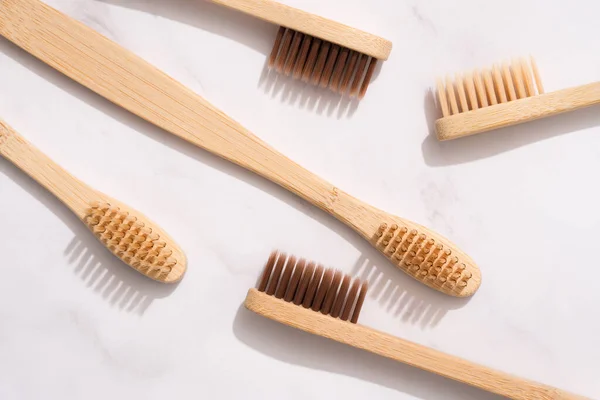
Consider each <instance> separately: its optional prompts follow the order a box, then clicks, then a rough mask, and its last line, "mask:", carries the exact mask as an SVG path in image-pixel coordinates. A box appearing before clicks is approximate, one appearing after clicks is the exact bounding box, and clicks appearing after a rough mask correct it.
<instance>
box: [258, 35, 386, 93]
mask: <svg viewBox="0 0 600 400" xmlns="http://www.w3.org/2000/svg"><path fill="white" fill-rule="evenodd" d="M268 66H269V68H273V69H275V70H276V71H277V72H280V73H283V74H285V75H288V76H292V77H293V78H294V79H301V80H302V81H303V82H310V83H311V84H313V85H316V86H319V87H322V88H329V89H330V90H332V91H334V92H336V93H339V94H341V95H345V94H347V95H349V96H351V97H358V98H363V97H364V95H365V94H366V92H367V89H368V87H369V84H370V82H371V79H372V78H373V74H374V73H375V68H376V66H377V59H375V58H373V57H370V56H368V55H366V54H362V53H359V52H357V51H354V50H351V49H349V48H346V47H343V46H340V45H338V44H335V43H331V42H328V41H326V40H321V39H318V38H315V37H312V36H310V35H307V34H304V33H302V32H298V31H295V30H293V29H289V28H285V27H280V28H279V30H278V32H277V36H276V38H275V43H274V44H273V49H272V50H271V54H270V56H269V61H268Z"/></svg>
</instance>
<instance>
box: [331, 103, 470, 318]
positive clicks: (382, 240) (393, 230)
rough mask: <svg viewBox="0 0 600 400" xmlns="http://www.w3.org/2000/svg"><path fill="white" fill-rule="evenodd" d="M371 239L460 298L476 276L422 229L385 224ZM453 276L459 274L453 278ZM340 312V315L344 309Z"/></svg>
mask: <svg viewBox="0 0 600 400" xmlns="http://www.w3.org/2000/svg"><path fill="white" fill-rule="evenodd" d="M448 111H450V110H448ZM372 240H373V242H374V244H375V246H376V247H377V248H378V249H379V250H381V251H382V252H383V253H384V254H385V255H386V256H387V257H388V258H389V259H390V260H391V261H392V262H393V263H394V264H396V265H397V266H398V267H400V268H401V269H403V270H404V271H405V272H407V273H409V274H410V275H411V276H413V277H414V278H416V279H418V280H420V281H422V282H424V283H426V284H427V285H429V286H432V287H434V288H436V289H438V290H442V291H450V292H452V293H454V294H456V295H460V292H461V291H462V290H463V289H464V288H465V287H466V286H468V284H467V285H464V286H463V285H462V284H461V285H457V283H458V282H459V281H464V282H468V281H469V280H470V279H471V278H472V275H473V274H472V273H471V272H470V271H466V268H467V264H466V263H465V261H466V260H465V259H464V258H463V255H461V254H459V253H458V252H453V251H452V250H451V249H450V248H449V247H447V246H445V245H443V244H442V243H440V242H439V241H437V240H436V239H434V238H432V237H430V236H429V235H428V234H427V233H425V232H423V231H421V230H420V229H413V228H408V227H407V226H401V225H400V224H398V223H391V224H388V223H382V224H381V225H379V228H378V229H377V230H376V231H375V232H374V234H373V239H372ZM470 264H472V263H470ZM453 274H458V275H457V276H456V278H452V277H453V276H454V275H453ZM451 280H453V281H454V283H452V282H450V281H451ZM448 285H449V286H448ZM336 306H337V307H341V305H337V304H336V305H334V311H335V308H336ZM338 312H341V308H340V311H338Z"/></svg>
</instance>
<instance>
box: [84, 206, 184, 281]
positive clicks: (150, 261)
mask: <svg viewBox="0 0 600 400" xmlns="http://www.w3.org/2000/svg"><path fill="white" fill-rule="evenodd" d="M83 220H84V222H85V223H86V225H87V226H88V227H89V228H90V230H91V231H92V232H93V233H94V235H95V236H96V237H97V238H98V239H99V240H100V241H101V242H102V243H103V244H104V245H105V246H106V247H107V248H108V249H109V250H110V251H112V252H113V254H115V255H116V256H117V257H119V258H120V259H121V260H123V261H124V262H125V263H126V264H128V265H130V266H131V267H133V268H135V269H136V270H138V271H139V272H141V273H143V274H144V275H147V276H149V277H151V278H153V279H157V280H162V279H163V278H164V277H166V276H167V275H168V274H169V273H170V272H171V271H172V270H173V268H175V266H176V264H177V263H178V261H177V260H176V259H175V258H174V257H173V255H174V254H173V253H174V249H173V248H172V247H171V246H170V245H169V244H168V241H167V240H166V239H165V238H163V237H161V235H159V234H158V233H157V232H155V231H154V230H153V229H152V228H150V227H149V226H148V225H147V224H146V223H144V222H142V221H141V220H139V219H138V218H137V217H135V216H133V215H131V214H130V213H129V212H127V211H123V210H121V209H120V208H119V207H116V206H113V205H111V204H109V203H101V202H94V203H92V204H90V208H89V209H88V210H87V213H86V215H85V217H84V219H83ZM181 267H185V266H184V265H182V266H181Z"/></svg>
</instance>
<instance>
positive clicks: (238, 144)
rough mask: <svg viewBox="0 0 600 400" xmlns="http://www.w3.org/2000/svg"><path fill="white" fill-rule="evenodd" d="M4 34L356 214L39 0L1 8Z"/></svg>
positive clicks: (126, 101)
mask: <svg viewBox="0 0 600 400" xmlns="http://www.w3.org/2000/svg"><path fill="white" fill-rule="evenodd" d="M0 34H2V35H3V36H4V37H6V38H8V39H9V40H11V41H12V42H14V43H15V44H17V45H18V46H20V47H22V48H23V49H25V50H26V51H27V52H29V53H30V54H32V55H34V56H35V57H37V58H39V59H41V60H42V61H44V62H45V63H47V64H48V65H50V66H52V67H53V68H55V69H57V70H58V71H60V72H62V73H63V74H65V75H67V76H68V77H70V78H72V79H73V80H75V81H77V82H79V83H81V84H82V85H84V86H86V87H87V88H89V89H91V90H93V91H94V92H96V93H98V94H100V95H101V96H103V97H105V98H106V99H108V100H110V101H112V102H113V103H115V104H117V105H119V106H121V107H123V108H125V109H126V110H129V111H130V112H132V113H134V114H136V115H138V116H139V117H141V118H143V119H145V120H147V121H149V122H151V123H153V124H155V125H157V126H159V127H161V128H163V129H164V130H166V131H168V132H170V133H172V134H174V135H176V136H179V137H180V138H182V139H184V140H187V141H189V142H191V143H193V144H195V145H197V146H199V147H201V148H203V149H205V150H207V151H209V152H211V153H214V154H216V155H218V156H220V157H222V158H225V159H226V160H229V161H231V162H233V163H235V164H238V165H240V166H242V167H244V168H246V169H248V170H250V171H253V172H255V173H257V174H259V175H261V176H263V177H265V178H266V179H269V180H271V181H272V182H275V183H277V184H279V185H280V186H282V187H284V188H286V189H288V190H290V191H291V192H293V193H295V194H297V195H298V196H300V197H302V198H304V199H305V200H308V201H309V202H311V203H313V204H314V205H316V206H318V207H320V208H321V209H323V210H326V211H327V212H330V213H331V214H333V215H334V216H336V217H338V218H340V219H341V220H344V219H345V217H344V216H345V215H346V214H347V213H348V212H347V210H345V209H343V207H344V206H343V205H346V206H347V207H350V208H353V207H354V208H355V202H354V201H352V199H351V198H350V196H348V195H345V194H344V193H343V192H341V191H339V190H338V189H337V188H335V187H333V186H332V185H331V184H329V183H328V182H326V181H324V180H323V179H321V178H319V177H317V176H316V175H314V174H312V173H310V172H309V171H307V170H305V169H303V168H302V167H300V166H299V165H298V164H296V163H294V162H293V161H291V160H290V159H288V158H287V157H285V156H283V155H282V154H281V153H278V152H277V151H275V150H274V149H273V148H271V147H270V146H268V145H267V144H266V143H264V142H263V141H261V140H260V139H259V138H258V137H256V136H254V135H253V134H252V133H250V132H249V131H248V130H246V129H245V128H244V127H242V126H241V125H240V124H239V123H237V122H236V121H234V120H232V119H231V118H229V117H228V116H227V115H225V114H224V113H223V112H221V111H220V110H218V109H216V108H215V107H214V106H212V105H211V104H210V103H209V102H207V101H206V100H204V99H203V98H202V97H200V96H198V95H197V94H195V93H194V92H192V91H191V90H190V89H188V88H186V87H185V86H183V85H182V84H180V83H179V82H177V81H175V80H173V79H172V78H170V77H169V76H167V75H166V74H165V73H163V72H162V71H160V70H158V69H157V68H155V67H154V66H152V65H151V64H149V63H147V62H146V61H144V60H142V59H141V58H139V57H137V56H136V55H134V54H133V53H131V52H129V51H127V50H126V49H124V48H123V47H121V46H119V45H118V44H116V43H114V42H112V41H110V40H109V39H107V38H106V37H104V36H102V35H100V34H99V33H98V32H96V31H94V30H93V29H91V28H89V27H87V26H85V25H84V24H82V23H80V22H78V21H76V20H74V19H73V18H71V17H68V16H66V15H64V14H62V13H61V12H59V11H57V10H55V9H53V8H52V7H50V6H48V5H46V4H44V3H42V2H40V1H38V0H4V1H2V2H0ZM340 199H344V200H348V201H345V202H344V201H341V200H340ZM338 200H340V201H338ZM334 203H335V207H334V206H333V204H334ZM358 218H359V216H357V217H356V219H358Z"/></svg>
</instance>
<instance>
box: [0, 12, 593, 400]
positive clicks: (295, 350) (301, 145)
mask: <svg viewBox="0 0 600 400" xmlns="http://www.w3.org/2000/svg"><path fill="white" fill-rule="evenodd" d="M46 1H47V2H48V3H49V4H51V5H52V6H54V7H56V8H58V9H59V10H61V11H63V12H65V13H67V14H69V15H71V16H73V17H75V18H77V19H78V20H80V21H82V22H83V23H85V24H88V25H90V26H91V27H93V28H94V29H97V30H99V31H100V32H101V33H103V34H104V35H106V36H107V37H109V38H110V39H112V40H114V41H117V42H119V43H120V44H122V45H123V46H125V47H127V48H128V49H130V50H131V51H133V52H134V53H136V54H138V55H140V56H141V57H143V58H145V59H147V60H148V61H150V62H151V63H153V64H155V65H157V66H158V67H160V68H161V69H163V70H165V72H167V73H168V74H169V75H171V76H172V77H173V78H175V79H177V80H179V81H181V82H183V83H184V84H186V85H187V86H189V87H190V88H192V89H193V90H194V91H196V92H198V93H200V94H201V95H202V96H204V97H205V98H206V99H207V100H209V101H210V102H212V103H213V104H215V105H216V106H217V107H218V108H220V109H221V110H222V111H223V112H225V113H227V114H229V115H231V116H232V117H233V118H234V119H235V120H237V121H238V122H240V123H241V124H243V125H244V126H246V127H248V128H249V129H250V130H251V131H253V132H254V133H255V134H257V135H258V136H259V137H260V138H261V139H263V140H265V141H266V142H267V143H269V144H270V145H272V146H273V147H275V148H277V149H279V150H281V151H282V152H283V153H284V154H286V155H287V156H289V157H290V158H291V159H293V160H294V161H296V162H298V163H300V164H301V165H303V166H306V167H307V168H308V169H310V170H312V171H314V172H315V173H317V174H319V175H320V176H322V177H323V178H325V179H327V180H328V181H330V182H331V183H332V184H333V185H335V187H336V188H340V190H344V191H346V192H348V193H350V194H352V195H354V196H357V197H358V198H361V199H364V200H366V201H367V202H369V203H371V204H373V205H375V206H377V207H380V208H382V209H384V210H386V211H390V212H392V213H394V214H397V215H399V216H402V217H406V218H408V219H410V220H413V221H415V222H418V223H420V224H423V225H426V226H429V227H432V228H434V229H436V230H437V231H439V232H440V233H441V234H443V235H445V236H447V237H449V238H450V239H451V240H453V241H456V243H457V244H458V245H459V246H460V247H461V248H462V249H464V250H465V251H466V252H467V253H469V255H470V256H472V257H473V259H474V260H475V261H476V262H477V263H478V264H479V266H480V268H481V271H482V285H481V288H480V290H479V292H478V293H477V294H476V295H475V296H474V297H473V298H471V299H454V298H449V297H447V296H444V295H442V294H440V293H437V292H434V291H432V290H431V289H429V288H427V287H425V286H424V285H422V284H420V283H419V282H417V281H416V280H414V279H413V278H411V277H409V276H408V275H406V274H404V273H402V272H401V271H398V270H397V269H396V268H395V267H394V266H392V265H391V264H390V263H389V262H388V261H387V260H386V259H385V258H384V257H383V256H382V255H381V254H379V252H378V251H377V250H376V249H374V248H373V247H372V246H371V245H370V244H369V243H367V242H366V241H365V240H364V239H363V238H361V237H359V236H358V235H356V234H355V233H354V232H353V231H351V230H350V229H348V228H346V227H345V226H343V225H342V224H340V223H339V222H338V221H335V220H334V219H332V218H331V217H329V216H328V215H326V214H325V213H323V212H322V211H320V210H318V209H316V208H314V207H312V206H311V205H309V204H307V203H306V202H304V201H302V200H300V199H298V198H296V197H294V196H293V195H291V194H289V193H288V192H286V191H284V190H283V189H281V188H279V187H277V186H276V185H274V184H271V183H269V182H266V181H264V180H263V179H262V178H259V177H256V176H254V175H253V174H251V173H248V172H247V171H244V170H241V169H240V168H238V167H236V166H233V165H231V164H229V163H228V162H226V161H224V160H222V159H220V158H218V157H215V156H212V155H210V154H207V153H205V152H203V151H202V150H200V149H197V148H195V147H193V146H191V145H189V144H188V143H186V142H184V141H182V140H179V139H177V138H175V137H172V136H170V135H167V134H165V133H164V132H162V131H161V130H160V129H157V128H155V127H153V126H151V125H150V124H148V123H146V122H144V121H142V120H140V119H139V118H137V117H135V116H133V115H130V114H129V113H127V112H125V111H123V110H121V109H120V108H119V107H117V106H116V105H114V104H112V103H110V102H108V101H106V100H104V99H102V98H101V97H99V96H97V95H96V94H94V93H91V92H90V91H88V90H87V89H85V88H83V87H81V86H80V85H78V84H76V83H74V82H72V81H70V80H69V79H67V78H65V77H63V76H62V75H60V74H59V73H57V72H56V71H54V70H52V69H50V68H48V67H47V66H45V65H44V64H42V63H40V62H39V61H37V60H36V59H34V58H33V57H31V56H29V55H28V54H26V53H24V52H23V51H21V50H20V49H18V48H16V47H15V46H14V45H12V44H10V43H9V42H7V41H6V40H4V39H1V40H0V68H1V70H2V74H0V88H2V90H1V93H0V111H1V112H0V117H1V118H2V119H4V120H6V121H7V122H8V123H9V124H11V125H12V126H13V127H14V128H16V129H17V130H18V131H19V132H21V133H22V134H23V135H24V136H25V137H26V138H27V139H28V140H30V141H31V142H32V143H33V144H35V145H36V146H38V147H39V148H40V149H41V150H42V151H44V152H45V153H47V154H48V155H49V156H50V157H51V158H53V159H54V160H56V161H57V162H58V163H59V164H60V165H62V166H64V167H65V168H66V169H67V170H70V171H72V172H73V173H74V175H76V176H77V177H79V178H81V179H82V180H84V181H85V182H86V183H88V184H90V185H91V186H93V187H95V188H97V189H99V190H101V191H103V192H106V193H110V194H111V195H112V196H114V197H115V198H118V199H120V200H121V201H123V202H124V203H126V204H130V205H131V206H133V207H135V208H136V209H137V210H140V212H142V213H144V214H145V215H147V216H149V217H150V218H151V219H152V220H154V221H155V222H157V223H158V224H159V225H160V226H161V227H163V228H164V229H165V231H167V232H169V233H170V235H171V236H173V238H174V239H175V241H176V242H177V243H179V244H180V245H181V247H182V248H183V250H184V251H185V252H186V253H187V256H188V272H187V274H186V276H185V277H184V279H183V281H182V282H181V283H180V284H178V285H175V286H165V285H161V284H159V283H156V282H154V281H151V280H149V279H147V278H145V277H143V276H141V275H139V274H138V273H137V272H135V271H134V270H132V269H131V268H130V267H127V266H125V265H122V263H121V262H120V261H119V260H118V259H117V258H115V257H114V256H113V255H112V254H111V253H110V252H108V251H107V250H106V249H104V247H103V246H102V245H101V244H100V243H99V242H98V241H97V240H96V239H95V238H94V237H93V235H92V234H91V233H90V232H89V231H88V230H87V228H85V226H83V225H82V224H81V223H80V222H79V220H78V219H77V218H76V217H74V216H73V215H72V213H71V212H70V211H69V210H68V209H66V208H65V207H64V206H63V205H62V204H61V203H59V202H58V201H57V200H56V199H54V198H53V197H52V196H51V195H49V194H48V193H47V192H46V191H44V190H42V189H40V188H39V187H38V185H37V184H36V183H35V182H33V181H32V180H31V179H29V178H27V177H26V176H24V175H23V174H22V173H21V172H20V171H19V170H17V169H16V168H15V167H14V166H12V165H11V164H9V163H8V162H6V161H5V160H3V159H0V209H2V210H3V212H2V213H0V250H2V254H3V256H4V258H3V259H2V260H1V261H0V273H1V274H2V277H3V278H2V280H1V281H0V321H2V322H0V399H2V400H23V399H25V400H29V399H64V400H71V399H73V400H75V399H103V400H104V399H107V398H118V399H121V398H145V399H164V398H167V397H168V398H176V399H198V398H231V399H237V398H248V399H281V398H289V399H307V398H315V399H326V398H344V399H365V398H376V399H382V400H383V399H402V400H409V399H423V400H469V399H478V400H479V399H489V400H491V399H496V398H497V397H495V396H492V395H488V394H486V393H483V392H481V391H479V390H476V389H472V388H469V387H467V386H464V385H461V384H457V383H453V382H451V381H448V380H446V379H444V378H440V377H437V376H433V375H431V374H428V373H426V372H422V371H418V370H415V369H413V368H411V367H408V366H404V365H398V364H396V363H394V362H392V361H389V360H384V359H381V358H379V357H376V356H373V355H370V354H365V353H362V352H359V351H356V350H354V349H352V348H348V347H344V346H341V345H339V344H336V343H331V342H329V341H327V340H325V339H323V338H318V337H313V336H310V335H308V334H305V333H303V332H299V331H295V330H292V329H290V328H288V327H285V326H282V325H279V324H276V323H274V322H272V321H268V320H264V319H261V318H260V317H258V316H256V315H254V314H252V313H250V312H248V311H247V310H245V309H244V308H243V307H242V306H241V304H242V301H243V299H244V297H245V294H246V291H247V290H248V288H250V287H252V286H254V285H255V284H256V280H257V279H258V274H259V273H260V271H261V270H262V267H263V264H264V262H265V261H266V259H267V257H268V255H269V253H270V252H271V251H272V250H273V249H280V250H282V251H286V252H288V253H293V254H296V255H299V256H304V257H306V258H309V259H314V260H319V261H321V262H323V263H324V264H325V265H326V266H330V267H336V268H339V269H341V270H342V271H344V272H345V273H350V274H352V275H355V276H359V277H360V278H362V279H366V280H368V281H369V283H370V290H369V294H368V296H367V299H366V301H365V305H364V308H363V311H362V313H361V321H360V322H361V323H362V324H365V325H368V326H371V327H373V328H376V329H380V330H383V331H386V332H389V333H392V334H394V335H398V336H401V337H403V338H406V339H409V340H413V341H416V342H419V343H422V344H426V345H429V346H432V347H435V348H437V349H440V350H443V351H445V352H448V353H451V354H455V355H458V356H460V357H463V358H467V359H470V360H473V361H476V362H479V363H482V364H485V365H488V366H491V367H494V368H497V369H501V370H504V371H506V372H510V373H514V374H517V375H520V376H523V377H525V378H530V379H535V380H537V381H541V382H544V383H547V384H551V385H554V386H557V387H560V388H563V389H566V390H569V391H573V392H577V393H579V394H581V395H585V396H588V397H590V398H600V381H599V380H598V379H597V377H598V376H599V375H600V348H599V347H598V346H596V343H597V338H598V337H599V336H600V323H599V322H598V319H597V318H596V315H597V305H598V304H600V290H598V288H599V284H598V282H600V278H599V277H600V276H599V274H600V272H599V270H598V269H597V268H596V265H595V264H594V251H595V249H596V247H597V241H598V232H600V209H598V207H595V204H596V203H597V201H596V200H597V199H598V198H599V196H600V192H599V190H598V186H597V185H595V184H594V182H595V174H594V171H597V170H598V169H599V168H600V158H599V157H598V154H600V151H599V150H598V149H600V112H599V109H598V107H595V108H590V109H585V110H581V111H577V112H575V113H571V114H565V115H562V116H557V117H554V118H550V119H547V120H542V121H537V122H534V123H531V124H526V125H522V126H518V127H512V128H507V129H504V130H502V131H498V132H493V133H489V134H483V135H477V136H473V137H469V138H465V139H461V140H456V141H451V142H444V143H440V142H438V141H437V140H436V139H435V137H434V136H433V135H432V131H431V128H432V126H433V125H432V123H433V121H434V120H435V118H437V117H438V116H439V110H437V108H436V105H435V102H434V100H433V96H432V92H431V88H432V87H433V86H434V83H435V78H436V77H438V76H444V75H445V74H447V73H451V74H453V73H454V72H456V71H465V70H469V69H472V68H477V67H481V66H485V65H490V64H492V63H494V62H499V61H502V60H506V59H510V58H511V57H514V56H523V55H528V54H532V55H534V56H535V57H536V60H537V62H538V65H539V67H540V71H541V72H542V75H543V79H544V83H545V85H546V90H547V91H551V90H556V89H561V88H565V87H568V86H571V85H577V84H584V83H588V82H593V81H597V80H599V79H600V73H599V71H600V53H599V52H597V51H595V50H596V48H597V44H596V38H597V37H600V25H598V23H597V15H598V12H600V4H599V3H597V2H594V1H591V0H574V1H571V2H568V3H566V2H539V1H534V0H506V1H503V2H502V3H500V2H480V1H479V2H478V1H476V0H465V1H462V2H447V1H443V0H432V1H429V2H398V1H391V0H371V1H367V0H349V1H347V2H345V3H344V4H345V5H344V6H343V7H342V6H340V4H341V3H340V2H331V1H330V2H324V1H320V0H285V1H284V2H285V3H287V4H289V5H292V6H296V7H301V8H303V9H305V10H307V11H310V12H315V13H319V14H321V15H323V16H327V17H330V18H331V17H333V18H336V19H338V20H340V21H341V22H344V23H346V24H348V25H352V26H356V27H359V28H362V29H364V30H367V31H370V32H373V33H375V34H379V35H381V36H383V37H385V38H387V39H390V40H392V41H393V42H394V49H393V51H392V54H391V57H390V59H389V60H388V61H386V62H385V63H381V65H380V66H379V67H378V69H377V71H376V72H375V75H374V78H373V81H372V83H371V85H370V87H369V91H368V93H367V95H366V97H365V98H364V100H363V101H361V102H360V103H358V102H356V101H350V100H348V99H341V98H339V97H338V96H336V95H334V94H332V93H330V92H328V91H320V90H318V89H316V88H314V87H312V86H307V85H304V84H302V83H301V82H300V83H299V82H296V81H293V80H289V79H285V77H282V76H280V75H278V74H272V73H269V71H268V70H266V68H265V61H266V57H267V56H268V53H269V51H270V49H271V47H272V44H273V40H274V38H275V33H276V31H277V27H273V26H271V25H269V24H267V23H265V22H263V21H256V20H254V19H252V18H250V17H247V16H245V15H242V14H239V13H236V12H233V11H230V10H227V9H224V8H222V7H219V6H217V5H214V4H211V3H209V2H205V1H202V0H46ZM90 149H93V151H90ZM107 155H110V160H108V159H107Z"/></svg>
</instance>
